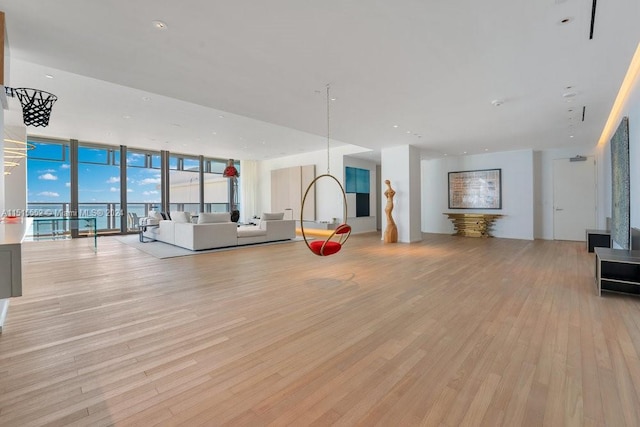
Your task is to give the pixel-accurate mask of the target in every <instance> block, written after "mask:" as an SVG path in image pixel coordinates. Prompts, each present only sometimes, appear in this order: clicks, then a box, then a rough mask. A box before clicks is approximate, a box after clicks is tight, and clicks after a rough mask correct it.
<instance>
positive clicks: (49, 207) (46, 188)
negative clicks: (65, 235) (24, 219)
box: [27, 138, 71, 237]
mask: <svg viewBox="0 0 640 427" xmlns="http://www.w3.org/2000/svg"><path fill="white" fill-rule="evenodd" d="M29 143H31V144H33V145H34V148H33V150H29V152H28V157H27V215H29V216H38V217H63V216H67V215H69V212H70V203H71V191H70V188H71V182H70V181H71V179H70V173H71V172H70V170H71V166H70V162H69V144H68V143H66V142H62V141H52V140H46V141H45V140H37V139H31V138H29ZM52 224H53V223H52ZM52 224H42V226H41V230H40V232H41V234H42V235H43V236H47V235H50V236H54V233H56V232H63V231H64V230H59V229H58V228H55V227H54V226H53V225H52ZM54 237H55V236H54Z"/></svg>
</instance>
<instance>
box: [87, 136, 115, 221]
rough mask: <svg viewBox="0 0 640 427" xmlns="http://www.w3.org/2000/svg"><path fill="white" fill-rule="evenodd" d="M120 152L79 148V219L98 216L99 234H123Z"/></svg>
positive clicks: (103, 148) (92, 147)
mask: <svg viewBox="0 0 640 427" xmlns="http://www.w3.org/2000/svg"><path fill="white" fill-rule="evenodd" d="M122 214H123V211H122V209H121V206H120V151H119V148H116V147H108V146H98V145H93V144H84V143H80V144H79V145H78V215H79V216H95V217H96V228H97V230H98V231H99V232H103V233H104V232H118V231H120V217H121V215H122Z"/></svg>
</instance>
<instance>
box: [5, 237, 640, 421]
mask: <svg viewBox="0 0 640 427" xmlns="http://www.w3.org/2000/svg"><path fill="white" fill-rule="evenodd" d="M98 249H99V251H98V253H97V254H94V253H93V252H92V251H91V249H90V248H89V246H88V244H87V241H86V240H83V239H78V240H74V241H62V242H36V243H27V244H25V245H24V251H23V253H24V278H25V283H24V296H23V297H20V298H16V299H13V300H12V302H11V305H10V307H9V315H8V318H7V321H6V324H5V331H4V333H3V334H2V335H1V336H0V425H2V426H21V427H22V426H32V425H38V426H41V425H48V426H60V425H81V426H85V425H91V426H99V425H112V424H115V425H134V424H136V425H145V426H146V425H155V424H159V425H167V426H171V425H187V426H196V425H210V426H218V425H234V426H236V425H237V426H242V425H247V426H261V425H294V426H306V425H318V426H322V425H346V426H351V425H364V426H369V425H382V426H413V425H444V426H460V425H483V426H500V425H503V426H520V425H549V426H565V425H566V426H572V425H576V426H583V425H584V426H599V425H607V426H624V425H627V426H638V425H640V399H639V398H638V397H639V396H640V356H639V355H640V298H637V297H630V296H621V295H615V294H607V295H605V296H603V297H598V296H596V293H595V288H594V281H593V280H594V279H593V270H594V256H593V254H588V253H587V252H586V249H585V248H584V243H574V242H553V241H522V240H510V239H473V238H460V237H453V236H448V235H433V234H425V235H424V240H423V242H422V243H417V244H384V243H382V242H381V241H380V236H379V234H376V235H373V234H371V235H358V236H352V238H351V239H350V241H349V242H348V243H347V245H346V247H345V248H344V249H343V251H342V252H341V253H339V254H338V255H335V256H331V257H326V258H320V257H317V256H314V255H313V254H311V253H310V252H309V251H308V250H307V249H306V247H305V246H304V244H303V243H291V244H283V245H273V246H266V247H246V248H242V249H238V250H233V251H227V252H219V253H212V254H201V255H195V256H189V257H182V258H172V259H165V260H160V259H156V258H153V257H151V256H149V255H146V254H144V253H141V252H139V251H137V250H136V249H134V248H132V247H129V246H126V245H124V244H122V243H120V242H119V241H117V240H116V239H115V238H113V237H102V238H100V239H99V242H98Z"/></svg>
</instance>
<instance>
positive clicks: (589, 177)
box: [553, 157, 596, 241]
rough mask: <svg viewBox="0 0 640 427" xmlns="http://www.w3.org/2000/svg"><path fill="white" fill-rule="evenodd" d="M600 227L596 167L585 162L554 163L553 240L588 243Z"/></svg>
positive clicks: (566, 161)
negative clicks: (590, 231) (589, 235)
mask: <svg viewBox="0 0 640 427" xmlns="http://www.w3.org/2000/svg"><path fill="white" fill-rule="evenodd" d="M595 224H596V165H595V159H594V158H593V157H587V159H586V160H584V161H573V162H572V161H570V160H569V159H556V160H554V161H553V238H554V239H555V240H577V241H584V240H585V230H587V229H589V228H595Z"/></svg>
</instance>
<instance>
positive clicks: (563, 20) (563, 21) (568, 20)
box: [558, 16, 573, 25]
mask: <svg viewBox="0 0 640 427" xmlns="http://www.w3.org/2000/svg"><path fill="white" fill-rule="evenodd" d="M571 22H573V18H572V17H570V16H567V17H564V18H562V19H561V20H560V21H558V24H559V25H566V24H569V23H571Z"/></svg>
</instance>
